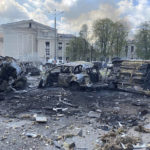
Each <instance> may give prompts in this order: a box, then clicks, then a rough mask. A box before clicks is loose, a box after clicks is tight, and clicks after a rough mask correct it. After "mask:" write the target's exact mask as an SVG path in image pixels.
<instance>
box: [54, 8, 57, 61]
mask: <svg viewBox="0 0 150 150" xmlns="http://www.w3.org/2000/svg"><path fill="white" fill-rule="evenodd" d="M54 25H55V56H54V59H55V61H56V59H57V37H56V36H57V33H56V9H55V17H54Z"/></svg>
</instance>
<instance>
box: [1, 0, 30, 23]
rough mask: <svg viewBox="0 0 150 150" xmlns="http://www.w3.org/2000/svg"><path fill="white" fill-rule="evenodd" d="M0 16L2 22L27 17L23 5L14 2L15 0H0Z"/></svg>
mask: <svg viewBox="0 0 150 150" xmlns="http://www.w3.org/2000/svg"><path fill="white" fill-rule="evenodd" d="M0 18H1V19H0V20H1V22H3V23H5V22H8V21H16V20H21V19H28V12H27V10H26V9H25V8H24V7H23V6H21V5H19V4H18V3H17V2H15V0H7V1H6V0H1V3H0Z"/></svg>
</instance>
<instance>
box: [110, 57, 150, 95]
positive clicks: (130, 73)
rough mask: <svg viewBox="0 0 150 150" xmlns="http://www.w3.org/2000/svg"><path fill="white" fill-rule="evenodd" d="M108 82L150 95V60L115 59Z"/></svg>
mask: <svg viewBox="0 0 150 150" xmlns="http://www.w3.org/2000/svg"><path fill="white" fill-rule="evenodd" d="M112 64H113V65H112V67H110V68H109V69H110V73H109V75H108V77H107V82H108V84H110V85H113V87H114V88H117V89H121V90H125V91H128V92H138V93H141V94H146V95H150V61H149V60H122V59H114V60H113V61H112Z"/></svg>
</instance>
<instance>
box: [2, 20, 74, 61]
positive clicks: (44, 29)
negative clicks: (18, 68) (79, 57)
mask: <svg viewBox="0 0 150 150" xmlns="http://www.w3.org/2000/svg"><path fill="white" fill-rule="evenodd" d="M55 32H56V33H57V30H55V28H52V27H50V26H47V25H43V24H41V23H38V22H36V21H34V20H23V21H19V22H14V23H8V24H3V25H1V26H0V33H1V34H0V55H2V56H11V57H13V58H15V59H18V60H20V61H40V62H46V61H47V60H48V59H54V58H55ZM73 37H74V36H73V35H67V34H58V33H57V34H56V42H57V44H56V57H57V59H60V60H61V61H62V60H63V61H66V56H65V51H66V47H67V45H69V41H70V40H71V39H73Z"/></svg>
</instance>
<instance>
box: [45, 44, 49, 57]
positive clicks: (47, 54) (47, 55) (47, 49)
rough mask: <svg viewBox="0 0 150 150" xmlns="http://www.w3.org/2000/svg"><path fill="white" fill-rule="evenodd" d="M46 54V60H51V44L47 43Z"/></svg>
mask: <svg viewBox="0 0 150 150" xmlns="http://www.w3.org/2000/svg"><path fill="white" fill-rule="evenodd" d="M45 46H46V48H45V52H46V58H49V56H50V42H45Z"/></svg>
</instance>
